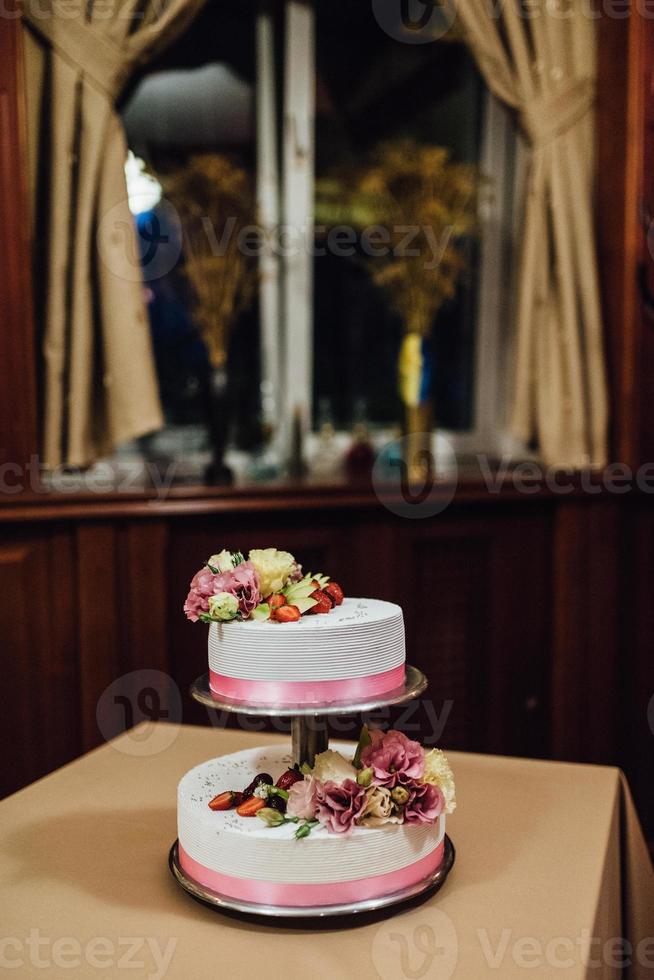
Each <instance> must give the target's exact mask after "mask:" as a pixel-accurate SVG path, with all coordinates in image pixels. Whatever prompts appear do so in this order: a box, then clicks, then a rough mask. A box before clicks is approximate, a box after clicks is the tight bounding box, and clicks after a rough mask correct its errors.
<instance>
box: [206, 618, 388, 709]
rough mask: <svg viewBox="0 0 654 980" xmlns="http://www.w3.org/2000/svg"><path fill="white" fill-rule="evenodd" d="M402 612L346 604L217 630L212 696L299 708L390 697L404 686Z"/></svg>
mask: <svg viewBox="0 0 654 980" xmlns="http://www.w3.org/2000/svg"><path fill="white" fill-rule="evenodd" d="M404 662H405V645H404V620H403V618H402V610H401V609H400V607H399V606H396V605H394V604H393V603H391V602H380V601H379V600H377V599H345V600H344V601H343V603H342V605H340V606H337V607H336V608H334V609H333V610H332V612H331V613H330V614H329V615H328V616H303V617H302V619H301V620H300V621H299V622H297V623H288V624H278V623H273V622H270V621H269V620H268V621H265V622H257V621H256V620H248V621H247V622H240V623H212V624H211V626H210V627H209V677H210V684H211V689H212V690H213V691H214V692H215V693H216V694H219V695H223V696H225V697H228V698H234V699H236V700H250V701H258V702H261V703H273V704H275V703H280V702H289V703H292V704H307V703H321V702H325V701H342V700H345V699H350V698H355V697H362V698H363V697H367V696H373V695H377V694H383V693H385V692H387V691H391V690H394V689H395V688H397V687H400V686H401V685H402V683H403V682H404Z"/></svg>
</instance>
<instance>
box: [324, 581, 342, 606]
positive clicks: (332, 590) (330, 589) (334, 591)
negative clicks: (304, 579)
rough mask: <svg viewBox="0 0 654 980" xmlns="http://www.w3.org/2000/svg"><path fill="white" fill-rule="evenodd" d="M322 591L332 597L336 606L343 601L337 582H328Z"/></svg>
mask: <svg viewBox="0 0 654 980" xmlns="http://www.w3.org/2000/svg"><path fill="white" fill-rule="evenodd" d="M323 592H326V593H327V595H330V596H331V597H332V599H333V600H334V605H336V606H340V604H341V603H342V602H343V599H344V598H345V595H344V593H343V590H342V588H341V587H340V585H339V584H338V582H330V583H329V585H326V586H325V588H324V589H323Z"/></svg>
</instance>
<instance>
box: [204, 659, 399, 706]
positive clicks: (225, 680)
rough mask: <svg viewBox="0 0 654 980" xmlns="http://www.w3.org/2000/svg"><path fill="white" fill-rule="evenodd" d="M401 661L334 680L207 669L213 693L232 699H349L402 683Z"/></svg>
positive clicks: (295, 701) (301, 701)
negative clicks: (255, 676)
mask: <svg viewBox="0 0 654 980" xmlns="http://www.w3.org/2000/svg"><path fill="white" fill-rule="evenodd" d="M403 683H404V665H401V666H400V667H394V668H393V669H392V670H386V671H384V673H383V674H371V675H370V676H368V677H350V678H348V679H347V680H337V681H244V680H241V679H239V678H236V677H226V676H225V675H224V674H217V673H216V672H215V671H213V670H211V671H209V685H210V687H211V690H212V692H213V693H214V694H217V695H219V696H221V697H226V698H229V699H230V700H233V701H257V702H259V703H261V704H276V705H279V704H322V703H323V702H325V701H349V700H351V699H353V698H367V697H371V696H375V695H377V694H386V693H387V692H388V691H393V690H395V688H396V687H401V685H402V684H403Z"/></svg>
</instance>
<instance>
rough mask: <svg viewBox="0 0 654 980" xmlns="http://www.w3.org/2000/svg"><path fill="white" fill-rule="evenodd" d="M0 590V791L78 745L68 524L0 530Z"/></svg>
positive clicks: (16, 785)
mask: <svg viewBox="0 0 654 980" xmlns="http://www.w3.org/2000/svg"><path fill="white" fill-rule="evenodd" d="M0 593H1V594H2V597H3V601H2V604H0V637H1V644H2V646H1V653H2V658H1V659H2V670H3V683H4V686H5V693H6V697H5V699H4V705H3V710H2V712H0V742H1V744H2V745H3V747H4V752H3V765H2V769H1V770H0V795H4V794H6V793H9V792H12V791H13V790H15V789H18V788H19V787H20V786H22V785H24V784H25V783H27V782H31V781H32V780H34V779H37V778H38V777H39V776H42V775H44V774H45V773H46V772H48V771H50V770H51V769H54V768H56V767H57V766H60V765H62V764H63V763H65V762H68V761H69V760H70V759H71V758H73V757H74V756H75V755H77V754H78V753H79V751H80V749H81V738H80V731H79V724H78V706H79V691H78V684H77V646H76V636H75V628H74V612H73V608H74V582H73V575H72V544H71V539H70V535H69V533H68V529H67V528H65V527H61V528H58V529H57V530H52V529H50V528H47V529H45V530H44V529H41V531H40V533H38V534H37V533H36V532H34V531H33V530H28V529H26V530H24V531H20V532H11V531H10V532H5V533H4V534H3V537H2V540H0Z"/></svg>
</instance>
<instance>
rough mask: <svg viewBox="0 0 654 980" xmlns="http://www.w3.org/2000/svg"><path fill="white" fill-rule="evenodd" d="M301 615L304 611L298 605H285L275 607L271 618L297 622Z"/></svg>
mask: <svg viewBox="0 0 654 980" xmlns="http://www.w3.org/2000/svg"><path fill="white" fill-rule="evenodd" d="M312 611H313V610H312ZM301 615H302V613H301V612H300V610H299V609H298V607H297V606H290V605H285V606H278V607H277V609H274V610H273V612H272V615H271V619H274V620H275V622H276V623H297V621H298V619H300V617H301Z"/></svg>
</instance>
